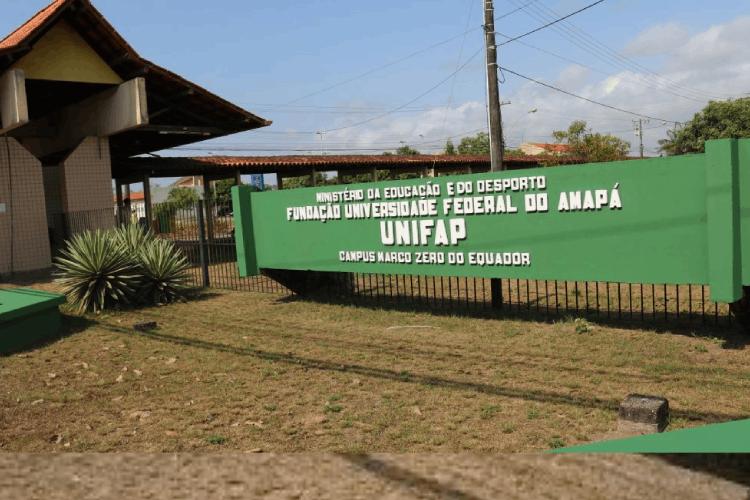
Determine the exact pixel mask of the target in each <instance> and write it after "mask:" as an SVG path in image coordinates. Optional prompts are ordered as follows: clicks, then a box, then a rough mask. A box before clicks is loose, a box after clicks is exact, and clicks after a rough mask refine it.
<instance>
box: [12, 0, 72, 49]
mask: <svg viewBox="0 0 750 500" xmlns="http://www.w3.org/2000/svg"><path fill="white" fill-rule="evenodd" d="M68 2H70V0H54V1H53V2H52V3H51V4H49V5H48V6H46V7H45V8H43V9H42V10H40V11H39V12H37V13H36V14H34V16H33V17H32V18H31V19H29V20H28V21H26V22H25V23H24V24H23V25H21V26H20V27H19V28H17V29H16V30H15V31H14V32H13V33H11V34H10V35H8V36H6V37H5V38H3V39H2V40H0V50H6V49H11V48H13V47H16V46H18V45H21V44H23V42H24V41H25V40H26V39H27V38H28V37H30V36H31V35H32V34H33V33H34V32H35V31H36V30H38V29H39V28H41V27H42V26H43V25H44V23H46V22H47V21H48V20H49V19H50V18H51V17H52V16H54V15H55V14H56V13H57V12H58V11H59V10H60V9H62V8H63V7H64V6H65V4H66V3H68Z"/></svg>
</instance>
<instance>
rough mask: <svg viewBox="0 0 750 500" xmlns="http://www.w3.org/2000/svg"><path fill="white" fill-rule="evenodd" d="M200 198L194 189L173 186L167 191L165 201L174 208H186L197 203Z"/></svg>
mask: <svg viewBox="0 0 750 500" xmlns="http://www.w3.org/2000/svg"><path fill="white" fill-rule="evenodd" d="M198 200H200V198H199V197H198V193H196V192H195V190H194V189H190V188H184V187H174V188H172V189H171V190H170V191H169V196H168V197H167V203H168V204H169V205H170V206H172V207H174V208H188V207H192V206H193V205H195V204H196V203H198Z"/></svg>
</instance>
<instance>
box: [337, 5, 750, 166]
mask: <svg viewBox="0 0 750 500" xmlns="http://www.w3.org/2000/svg"><path fill="white" fill-rule="evenodd" d="M683 29H684V28H681V27H680V26H679V25H672V24H667V25H659V26H656V27H654V28H651V29H650V30H646V31H645V32H643V33H641V34H640V35H638V36H637V37H636V38H635V39H634V40H633V42H631V43H630V44H629V45H628V51H629V53H635V52H638V53H642V54H645V49H646V48H647V47H648V46H649V45H653V46H654V49H653V50H652V51H651V54H653V53H656V52H655V51H656V50H659V51H662V52H664V53H666V48H668V47H670V43H672V44H676V43H677V42H678V41H679V46H678V47H676V48H675V47H674V45H673V46H672V49H674V50H672V51H671V52H670V53H668V54H666V55H665V58H664V61H663V64H662V67H660V68H655V69H654V71H655V72H658V73H659V74H658V75H656V73H654V72H651V71H649V70H647V69H645V68H644V67H642V66H640V64H645V63H638V64H637V65H634V66H631V67H629V68H627V69H625V68H623V69H622V70H621V71H619V72H615V73H613V74H611V75H608V76H603V75H602V76H600V77H599V78H597V79H592V78H591V75H590V74H589V72H588V71H587V70H585V68H581V67H580V66H577V65H574V66H569V67H567V68H565V69H564V70H563V71H562V72H561V73H560V74H559V75H558V76H557V78H549V77H547V78H542V77H540V76H539V75H529V76H532V77H535V78H539V79H541V80H546V81H549V82H555V83H557V85H558V86H560V87H561V88H564V89H566V90H569V91H571V92H574V93H577V94H579V95H582V96H584V97H587V98H590V99H594V100H597V101H601V102H604V103H607V104H609V105H612V106H616V107H620V108H624V109H627V110H633V111H636V112H638V113H643V114H647V115H650V116H654V117H659V118H664V119H667V120H675V121H686V120H689V119H690V118H692V116H693V114H694V113H696V112H698V111H699V110H700V109H702V108H703V107H704V106H705V104H706V103H707V102H708V100H709V99H712V98H713V99H716V98H722V97H724V98H725V97H729V96H735V97H738V96H743V95H744V94H746V93H750V55H748V53H747V51H746V47H745V46H746V41H745V39H746V33H748V32H750V17H741V18H737V19H735V20H733V21H730V22H728V23H725V24H722V25H717V26H712V27H710V28H708V29H706V30H705V31H703V32H700V33H696V34H693V35H687V34H683V33H682V30H683ZM657 35H659V36H662V39H661V40H659V39H658V38H657ZM681 37H682V38H681ZM649 40H650V42H648V41H649ZM647 42H648V43H647ZM656 45H658V46H659V47H658V49H657V48H656ZM638 47H640V49H638ZM639 51H640V52H639ZM636 61H637V60H636ZM509 78H514V77H512V76H509ZM503 97H504V98H505V99H508V98H510V100H511V101H512V102H513V104H512V105H511V106H507V107H504V108H503V121H504V124H505V132H506V139H507V142H508V143H509V145H511V146H516V145H518V144H519V143H520V142H522V141H537V142H538V141H544V140H551V137H550V134H551V132H552V131H553V130H558V129H563V128H566V127H567V125H568V124H569V123H570V122H571V121H572V120H574V119H585V120H587V121H588V122H589V125H590V126H592V128H594V129H595V130H597V131H600V132H610V133H614V134H615V135H618V136H620V137H622V138H624V139H626V140H628V141H629V142H632V143H633V149H634V150H635V146H636V144H635V140H634V134H633V131H632V120H635V119H637V117H634V116H630V115H627V114H624V113H619V112H616V111H612V110H608V109H605V108H602V107H599V106H595V105H592V104H590V103H586V102H583V101H581V100H579V99H575V98H572V97H569V96H565V95H563V94H560V93H558V92H555V91H552V90H549V89H546V88H543V87H540V86H538V85H536V84H534V83H531V82H529V83H525V84H523V85H521V87H520V88H519V89H518V90H517V91H516V92H515V93H514V94H513V95H510V96H509V95H507V94H505V95H503ZM532 110H536V112H530V111H532ZM446 116H447V119H445V117H446ZM444 123H445V127H443V124H444ZM486 123H487V119H486V111H485V105H484V103H483V102H477V101H470V102H466V103H463V104H461V105H459V106H455V107H451V108H450V109H448V110H447V115H446V109H445V108H443V109H433V110H429V111H425V112H421V113H417V114H410V115H391V116H388V117H386V118H383V119H380V120H377V121H374V122H372V123H370V124H367V125H365V126H362V127H356V128H352V129H347V130H342V131H340V132H335V133H332V134H331V137H332V140H333V139H334V138H335V139H336V140H345V141H351V142H352V144H356V145H357V146H359V147H367V146H368V145H371V144H375V143H380V144H382V143H383V142H387V141H388V140H391V141H396V142H397V141H399V140H406V141H409V142H411V143H413V144H418V143H420V142H422V141H424V140H434V139H436V138H440V137H442V138H443V141H444V138H445V137H447V136H451V135H455V134H458V133H461V132H466V131H468V130H472V129H475V128H480V127H485V126H486ZM661 125H662V123H661V122H659V121H656V120H652V121H651V122H650V123H649V124H648V125H647V126H646V128H647V129H648V128H652V130H647V131H646V133H645V142H646V147H647V148H648V149H650V150H652V152H653V151H654V150H655V149H656V148H657V146H658V144H657V143H658V140H659V139H661V138H663V137H664V136H665V127H661V128H655V127H660V126H661ZM420 135H422V136H423V137H424V139H422V138H420ZM399 137H400V138H401V139H398V138H399ZM433 144H434V145H437V143H433ZM423 149H425V150H428V148H427V147H426V146H425V148H423Z"/></svg>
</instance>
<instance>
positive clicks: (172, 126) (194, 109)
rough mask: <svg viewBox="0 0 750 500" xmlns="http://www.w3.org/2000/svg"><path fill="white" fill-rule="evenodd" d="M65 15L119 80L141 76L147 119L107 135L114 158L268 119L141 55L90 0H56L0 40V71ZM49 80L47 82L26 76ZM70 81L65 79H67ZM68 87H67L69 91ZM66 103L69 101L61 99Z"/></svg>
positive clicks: (242, 128)
mask: <svg viewBox="0 0 750 500" xmlns="http://www.w3.org/2000/svg"><path fill="white" fill-rule="evenodd" d="M60 21H65V23H67V24H68V25H70V26H71V27H72V28H73V29H75V31H76V32H77V33H78V34H79V35H80V36H81V37H82V38H83V39H84V40H85V41H86V43H87V44H88V45H89V46H90V47H91V48H92V49H94V50H95V51H96V53H97V54H98V56H99V57H100V58H101V59H102V60H103V61H105V62H106V64H107V65H108V66H109V67H110V68H111V69H112V70H113V71H114V72H115V73H116V74H117V75H119V77H120V78H121V79H122V80H123V81H128V80H132V79H134V78H138V77H141V78H143V79H145V82H146V90H147V99H148V110H149V125H148V126H147V127H142V128H139V129H137V130H131V131H127V132H124V133H122V134H117V135H114V136H112V137H111V138H110V144H111V148H112V154H113V157H115V158H127V157H130V156H134V155H138V154H143V153H148V152H153V151H158V150H163V149H168V148H172V147H175V146H181V145H186V144H192V143H195V142H199V141H203V140H206V139H214V138H217V137H222V136H226V135H229V134H234V133H238V132H244V131H248V130H252V129H256V128H260V127H265V126H268V125H270V124H271V122H270V121H268V120H266V119H264V118H261V117H259V116H257V115H255V114H253V113H251V112H249V111H246V110H244V109H242V108H241V107H239V106H236V105H234V104H232V103H230V102H228V101H226V100H225V99H222V98H221V97H219V96H217V95H215V94H213V93H211V92H209V91H208V90H206V89H204V88H203V87H201V86H199V85H197V84H195V83H193V82H190V81H188V80H186V79H185V78H182V77H181V76H179V75H177V74H175V73H172V72H171V71H169V70H167V69H165V68H162V67H160V66H158V65H156V64H154V63H153V62H151V61H148V60H146V59H144V58H142V57H141V56H140V55H139V54H138V53H137V52H136V51H135V50H134V49H133V48H132V47H131V46H130V45H129V44H128V43H127V42H126V41H125V40H124V39H123V38H122V36H120V34H119V33H117V31H116V30H115V29H114V27H112V25H111V24H110V23H109V22H108V21H107V20H106V19H105V18H104V16H102V14H101V13H100V12H99V11H98V10H97V9H96V8H95V7H94V6H93V5H92V4H91V2H90V1H89V0H55V1H54V2H52V3H51V4H50V5H48V6H47V7H45V8H44V9H42V10H41V11H39V12H38V13H37V14H36V15H35V16H34V17H32V18H31V19H30V20H29V21H28V22H27V23H25V24H24V25H23V26H21V27H20V28H18V29H17V30H16V31H14V32H13V33H12V34H10V35H9V36H8V37H6V38H5V39H3V40H2V41H0V75H2V74H3V73H4V72H5V71H6V70H7V69H9V68H11V67H12V66H13V65H14V63H16V62H17V61H19V60H20V59H22V58H23V57H24V56H26V55H27V54H29V53H30V52H31V51H32V50H33V49H34V46H35V44H36V43H37V42H38V41H39V40H41V39H42V37H44V36H45V34H47V33H48V32H49V30H51V29H52V28H53V27H54V26H55V25H56V24H57V23H58V22H60ZM29 83H30V84H31V83H36V84H37V85H48V86H49V84H50V83H49V82H46V83H45V82H40V81H38V83H37V82H31V81H30V80H29ZM67 83H68V86H70V82H67ZM69 93H70V92H69ZM66 104H69V103H66Z"/></svg>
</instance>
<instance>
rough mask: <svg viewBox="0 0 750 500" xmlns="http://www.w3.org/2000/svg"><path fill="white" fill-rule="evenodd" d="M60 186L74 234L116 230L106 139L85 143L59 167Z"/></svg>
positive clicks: (90, 138) (96, 139) (65, 209)
mask: <svg viewBox="0 0 750 500" xmlns="http://www.w3.org/2000/svg"><path fill="white" fill-rule="evenodd" d="M60 185H61V189H62V195H61V201H62V209H63V212H65V213H66V214H67V217H68V221H69V223H70V225H69V227H68V229H69V231H70V232H71V233H77V232H80V231H83V230H86V229H103V228H108V227H112V226H114V223H115V220H114V215H113V209H112V205H113V204H112V164H111V160H110V156H109V140H108V139H107V138H98V137H87V138H86V139H84V140H83V142H81V144H80V145H79V146H78V147H77V148H76V149H75V150H74V151H73V152H72V153H70V155H69V156H68V157H67V158H66V159H65V160H64V161H63V162H62V163H61V164H60Z"/></svg>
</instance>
